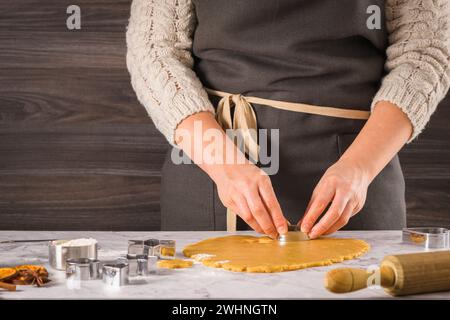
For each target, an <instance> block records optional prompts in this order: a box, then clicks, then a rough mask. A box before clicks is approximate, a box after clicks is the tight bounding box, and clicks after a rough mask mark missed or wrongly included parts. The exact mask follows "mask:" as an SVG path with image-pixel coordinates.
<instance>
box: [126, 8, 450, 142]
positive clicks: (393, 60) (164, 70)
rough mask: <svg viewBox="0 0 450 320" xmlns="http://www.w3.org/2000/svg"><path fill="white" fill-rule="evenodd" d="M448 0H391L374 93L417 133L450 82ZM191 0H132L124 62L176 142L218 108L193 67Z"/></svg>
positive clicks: (150, 108)
mask: <svg viewBox="0 0 450 320" xmlns="http://www.w3.org/2000/svg"><path fill="white" fill-rule="evenodd" d="M449 1H450V0H386V23H387V28H388V32H389V48H388V50H387V61H386V65H385V68H386V70H387V71H388V73H387V75H386V76H385V78H384V79H383V81H382V85H381V88H380V89H379V91H378V93H377V94H376V95H375V97H374V99H373V102H372V108H373V107H374V106H375V104H376V103H377V102H378V101H381V100H385V101H390V102H392V103H394V104H395V105H397V106H398V107H399V108H400V109H401V110H403V112H404V113H405V114H406V115H407V116H408V118H409V119H410V121H411V123H412V125H413V128H414V132H413V135H412V137H411V140H412V139H414V138H415V137H416V136H417V135H418V134H419V133H420V132H421V131H422V130H423V128H424V127H425V125H426V123H427V122H428V121H429V119H430V116H431V114H432V113H433V112H434V111H435V109H436V106H437V105H438V103H439V102H440V101H441V100H442V99H443V98H444V96H445V94H446V93H447V91H448V89H449V86H450V4H449ZM195 26H196V16H195V11H194V6H193V4H192V1H191V0H133V2H132V5H131V17H130V21H129V25H128V30H127V46H128V52H127V66H128V70H129V72H130V74H131V82H132V85H133V88H134V90H135V91H136V94H137V97H138V99H139V101H140V102H141V103H142V104H143V105H144V107H145V108H146V110H147V112H148V114H149V115H150V117H151V118H152V119H153V121H154V123H155V125H156V127H157V128H158V129H159V130H160V131H161V132H162V133H163V134H164V136H165V137H166V138H167V140H168V141H169V142H170V143H171V144H172V145H173V144H174V132H175V129H176V127H177V125H178V124H179V123H180V122H181V121H182V120H183V119H185V118H186V117H188V116H190V115H192V114H194V113H197V112H200V111H210V112H212V113H214V108H213V106H212V104H211V102H210V101H209V99H208V95H207V93H206V91H205V90H204V88H203V85H202V83H201V82H200V80H199V79H198V77H197V76H196V74H195V72H194V71H193V70H192V67H193V58H192V55H191V48H192V35H193V31H194V29H195Z"/></svg>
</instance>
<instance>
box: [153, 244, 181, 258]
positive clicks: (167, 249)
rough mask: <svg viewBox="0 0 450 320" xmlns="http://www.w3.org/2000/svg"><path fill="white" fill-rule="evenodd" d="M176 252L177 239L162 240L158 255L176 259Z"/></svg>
mask: <svg viewBox="0 0 450 320" xmlns="http://www.w3.org/2000/svg"><path fill="white" fill-rule="evenodd" d="M175 252H176V242H175V240H160V241H159V250H158V252H157V255H158V256H159V258H161V259H174V258H175Z"/></svg>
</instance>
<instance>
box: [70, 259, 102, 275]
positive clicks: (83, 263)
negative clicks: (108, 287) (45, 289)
mask: <svg viewBox="0 0 450 320" xmlns="http://www.w3.org/2000/svg"><path fill="white" fill-rule="evenodd" d="M66 279H74V280H81V281H86V280H96V279H100V261H99V260H97V259H89V258H78V259H67V260H66Z"/></svg>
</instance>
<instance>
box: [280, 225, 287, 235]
mask: <svg viewBox="0 0 450 320" xmlns="http://www.w3.org/2000/svg"><path fill="white" fill-rule="evenodd" d="M287 232H288V229H287V227H286V226H281V227H279V228H278V233H279V234H285V233H287Z"/></svg>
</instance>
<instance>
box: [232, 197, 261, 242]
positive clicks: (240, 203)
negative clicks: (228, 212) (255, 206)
mask: <svg viewBox="0 0 450 320" xmlns="http://www.w3.org/2000/svg"><path fill="white" fill-rule="evenodd" d="M233 203H234V205H235V206H236V208H237V209H238V210H237V211H236V213H238V212H239V216H240V217H241V218H242V219H243V220H244V221H245V222H246V223H247V224H248V225H249V226H250V227H251V228H252V229H253V230H255V231H256V232H258V233H262V234H264V231H263V229H262V228H261V226H260V225H259V224H258V222H257V221H256V219H255V218H254V217H253V215H252V212H251V211H250V209H249V207H248V204H247V200H246V199H245V197H244V196H242V195H241V194H236V195H235V196H234V198H233ZM232 210H233V209H232Z"/></svg>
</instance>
